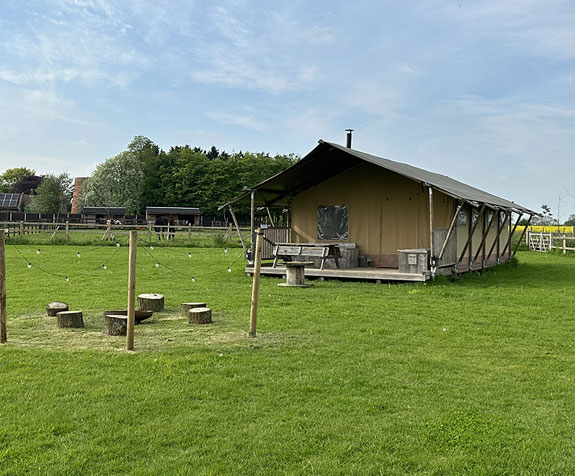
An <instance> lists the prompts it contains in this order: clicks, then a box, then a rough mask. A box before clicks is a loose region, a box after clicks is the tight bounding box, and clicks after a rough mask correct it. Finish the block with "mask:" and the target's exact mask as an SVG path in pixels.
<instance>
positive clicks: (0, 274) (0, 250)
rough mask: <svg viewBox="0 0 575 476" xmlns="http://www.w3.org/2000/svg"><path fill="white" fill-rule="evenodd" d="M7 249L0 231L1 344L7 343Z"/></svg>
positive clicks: (2, 232) (2, 233) (2, 231)
mask: <svg viewBox="0 0 575 476" xmlns="http://www.w3.org/2000/svg"><path fill="white" fill-rule="evenodd" d="M5 258H6V247H5V240H4V230H0V344H4V343H5V342H6V338H7V337H6V259H5Z"/></svg>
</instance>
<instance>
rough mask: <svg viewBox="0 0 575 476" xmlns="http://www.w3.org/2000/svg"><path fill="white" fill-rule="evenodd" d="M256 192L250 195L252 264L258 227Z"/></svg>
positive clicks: (253, 191)
mask: <svg viewBox="0 0 575 476" xmlns="http://www.w3.org/2000/svg"><path fill="white" fill-rule="evenodd" d="M255 202H256V191H255V190H252V192H251V193H250V253H251V256H250V259H249V261H250V264H252V263H253V262H254V241H255V240H254V232H255V226H256V217H255V213H256V203H255Z"/></svg>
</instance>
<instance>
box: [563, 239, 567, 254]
mask: <svg viewBox="0 0 575 476" xmlns="http://www.w3.org/2000/svg"><path fill="white" fill-rule="evenodd" d="M566 253H567V248H566V244H565V235H563V254H566Z"/></svg>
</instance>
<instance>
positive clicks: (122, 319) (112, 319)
mask: <svg viewBox="0 0 575 476" xmlns="http://www.w3.org/2000/svg"><path fill="white" fill-rule="evenodd" d="M104 323H105V324H106V329H105V330H104V333H105V334H108V335H109V336H125V335H126V334H127V332H128V316H122V315H121V314H104Z"/></svg>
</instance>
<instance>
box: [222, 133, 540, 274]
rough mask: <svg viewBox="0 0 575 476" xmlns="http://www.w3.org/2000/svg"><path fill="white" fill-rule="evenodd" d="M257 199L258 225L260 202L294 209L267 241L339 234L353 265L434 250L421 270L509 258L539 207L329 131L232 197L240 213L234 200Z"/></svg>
mask: <svg viewBox="0 0 575 476" xmlns="http://www.w3.org/2000/svg"><path fill="white" fill-rule="evenodd" d="M248 203H249V204H250V206H251V210H252V214H251V216H252V220H251V228H252V230H253V229H254V228H255V227H256V223H255V219H254V212H255V210H256V208H257V207H267V208H271V207H281V208H282V209H284V210H286V212H287V213H288V215H289V218H288V223H289V226H288V227H287V228H286V229H285V233H283V234H281V233H279V234H278V233H277V232H274V227H273V226H270V227H269V228H268V229H267V230H265V232H266V236H267V240H266V241H267V242H268V245H269V243H270V242H271V243H272V244H273V243H276V244H277V242H279V241H287V242H289V243H293V244H303V243H315V244H318V243H319V244H322V243H324V244H325V243H333V244H337V245H339V246H341V247H342V248H346V247H347V248H353V249H356V250H357V260H355V259H350V260H349V262H347V263H346V266H345V267H346V268H348V269H352V268H362V267H369V268H372V269H373V271H375V270H376V269H380V270H389V271H393V270H398V269H399V271H405V270H406V266H405V264H406V262H407V263H411V264H412V263H413V262H412V261H411V260H412V259H413V255H416V256H417V257H418V258H419V259H421V258H422V257H423V259H424V260H425V263H424V264H425V265H424V266H423V267H418V268H417V271H416V274H425V275H430V274H431V275H433V274H434V273H443V274H451V273H460V272H464V271H468V270H476V269H481V268H486V267H490V266H495V265H497V264H500V263H503V262H505V261H507V260H509V259H510V258H511V256H512V255H513V254H514V253H515V250H512V247H511V235H512V234H513V232H514V226H513V225H512V223H516V222H517V221H518V220H519V219H520V218H521V217H523V216H527V217H529V220H531V218H532V216H534V215H537V213H536V212H533V211H531V210H529V209H528V208H526V207H523V206H521V205H518V204H516V203H514V202H512V201H509V200H506V199H504V198H500V197H497V196H495V195H492V194H490V193H488V192H485V191H483V190H480V189H477V188H475V187H472V186H470V185H466V184H464V183H461V182H459V181H457V180H454V179H452V178H450V177H447V176H445V175H440V174H437V173H434V172H430V171H427V170H423V169H420V168H417V167H414V166H411V165H408V164H405V163H400V162H394V161H392V160H389V159H385V158H382V157H377V156H374V155H371V154H367V153H365V152H360V151H358V150H354V149H352V148H351V147H344V146H341V145H338V144H335V143H330V142H325V141H321V140H320V141H319V144H318V145H317V147H315V148H314V149H313V150H312V151H311V152H310V153H308V154H307V155H306V156H305V157H303V158H302V159H301V160H300V161H299V162H297V163H296V164H294V165H293V166H291V167H290V168H288V169H286V170H285V171H284V172H282V173H280V174H278V175H275V176H273V177H271V178H269V179H267V180H265V181H264V182H262V183H260V184H258V185H255V186H253V187H252V188H250V189H248V190H246V192H245V193H243V194H242V195H240V196H239V197H237V198H236V199H235V200H233V201H232V202H230V203H229V204H227V206H228V208H229V210H230V211H231V212H232V214H233V206H234V205H235V204H248ZM270 217H271V215H270ZM253 248H254V247H253V243H252V247H251V249H253ZM247 251H248V257H249V250H247ZM268 254H269V253H268ZM266 257H270V256H264V258H266ZM352 258H353V257H352ZM406 260H407V261H406ZM402 267H403V268H404V269H403V270H402V269H400V268H402ZM407 269H408V271H409V272H412V271H414V270H413V268H411V269H410V268H409V267H407ZM344 271H345V270H343V269H342V270H341V272H344ZM412 274H413V273H412ZM382 279H385V278H382Z"/></svg>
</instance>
